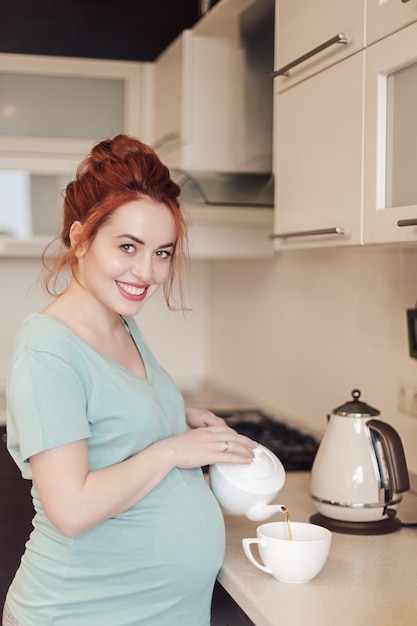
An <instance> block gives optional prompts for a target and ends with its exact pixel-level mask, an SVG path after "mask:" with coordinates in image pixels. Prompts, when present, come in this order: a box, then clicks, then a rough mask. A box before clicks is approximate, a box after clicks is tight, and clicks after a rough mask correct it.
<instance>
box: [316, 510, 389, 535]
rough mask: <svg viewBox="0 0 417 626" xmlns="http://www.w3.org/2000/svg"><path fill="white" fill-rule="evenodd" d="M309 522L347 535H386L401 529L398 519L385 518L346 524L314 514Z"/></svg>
mask: <svg viewBox="0 0 417 626" xmlns="http://www.w3.org/2000/svg"><path fill="white" fill-rule="evenodd" d="M310 522H311V523H312V524H317V525H318V526H324V528H327V529H328V530H331V531H333V532H336V533H345V534H349V535H387V534H388V533H394V532H396V531H397V530H399V529H400V528H401V520H399V519H398V517H387V518H385V519H382V520H378V521H376V522H346V521H343V520H340V519H332V518H331V517H326V516H325V515H321V513H315V514H314V515H312V516H311V517H310Z"/></svg>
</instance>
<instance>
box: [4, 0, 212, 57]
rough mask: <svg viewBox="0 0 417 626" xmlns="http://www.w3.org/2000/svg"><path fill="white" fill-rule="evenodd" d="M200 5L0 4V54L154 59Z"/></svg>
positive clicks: (170, 1)
mask: <svg viewBox="0 0 417 626" xmlns="http://www.w3.org/2000/svg"><path fill="white" fill-rule="evenodd" d="M217 1H218V0H215V1H214V2H213V1H212V2H211V5H214V4H216V2H217ZM206 4H207V2H206ZM209 4H210V3H209ZM200 5H201V0H117V1H115V0H63V1H61V2H57V1H56V0H1V2H0V52H4V53H13V54H40V55H52V56H70V57H85V58H93V59H96V58H98V59H117V60H125V61H143V62H144V61H154V60H155V59H156V57H157V56H158V55H159V54H160V53H161V52H162V50H164V49H165V48H166V47H167V46H168V45H169V44H170V43H171V42H172V41H173V40H174V39H175V38H176V36H177V35H179V34H180V33H181V32H182V31H183V30H184V29H185V28H191V27H192V26H193V25H194V24H195V23H196V22H197V21H198V19H199V17H200V16H199V6H200Z"/></svg>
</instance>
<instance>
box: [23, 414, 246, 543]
mask: <svg viewBox="0 0 417 626" xmlns="http://www.w3.org/2000/svg"><path fill="white" fill-rule="evenodd" d="M198 411H199V410H198ZM207 413H209V412H207ZM211 416H212V417H211ZM213 418H215V419H213ZM200 419H203V421H204V422H205V424H206V425H205V426H203V427H197V428H195V427H193V428H192V430H188V431H187V432H185V433H183V434H180V435H175V436H173V437H169V438H167V439H162V440H160V441H158V442H156V443H154V444H152V445H151V446H149V447H148V448H146V449H145V450H142V451H141V452H139V453H138V454H136V455H134V456H133V457H131V458H129V459H127V460H126V461H123V462H121V463H118V464H117V465H112V466H110V467H106V468H103V469H100V470H94V471H90V469H89V464H88V451H87V441H86V440H85V439H82V440H80V441H76V442H74V443H70V444H67V445H64V446H59V447H57V448H52V449H50V450H45V451H43V452H40V453H38V454H35V455H33V456H32V457H31V458H30V465H31V469H32V473H33V481H34V484H35V486H36V489H37V491H38V494H39V497H40V500H41V502H42V506H43V508H44V510H45V513H46V515H47V517H48V519H49V520H50V522H51V523H52V524H53V525H54V526H56V528H57V529H58V530H60V531H61V532H62V533H63V534H64V535H67V536H70V537H73V536H76V535H78V534H80V533H82V532H85V531H86V530H88V529H89V528H91V527H92V526H95V525H96V524H99V523H100V522H103V521H104V520H106V519H109V518H110V517H114V516H116V515H118V514H120V513H122V512H123V511H126V510H127V509H129V508H130V507H132V506H133V505H134V504H136V503H137V502H138V501H139V500H141V499H142V498H143V497H144V496H146V494H148V493H149V492H150V491H152V489H154V488H155V487H156V486H157V485H158V484H159V483H160V482H161V481H162V480H163V479H164V478H165V477H166V476H167V474H168V473H169V472H170V471H171V470H172V469H173V468H174V467H180V468H185V469H190V468H194V467H200V466H203V465H208V464H212V463H217V462H220V461H223V462H228V463H250V462H251V460H252V459H253V449H254V448H255V447H256V445H257V444H256V443H255V442H253V441H251V440H250V439H248V438H247V437H244V436H243V435H239V434H238V433H237V432H236V431H234V430H233V429H231V428H229V427H228V426H227V425H226V424H225V422H224V420H222V419H220V418H218V417H216V416H214V415H213V414H209V416H207V415H205V417H202V416H201V414H200V417H199V418H197V413H194V417H193V418H191V422H192V423H197V422H199V421H200ZM195 420H197V422H196V421H195ZM187 421H188V419H187ZM209 423H210V425H209ZM190 425H191V424H190ZM226 441H227V442H228V453H227V454H225V453H224V446H225V442H226Z"/></svg>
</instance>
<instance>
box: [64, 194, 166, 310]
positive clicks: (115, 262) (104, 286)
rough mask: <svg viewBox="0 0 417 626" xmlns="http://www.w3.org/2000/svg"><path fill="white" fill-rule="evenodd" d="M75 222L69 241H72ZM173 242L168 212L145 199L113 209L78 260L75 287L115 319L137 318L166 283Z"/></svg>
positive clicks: (75, 230)
mask: <svg viewBox="0 0 417 626" xmlns="http://www.w3.org/2000/svg"><path fill="white" fill-rule="evenodd" d="M80 228H82V226H81V225H80V224H79V223H78V222H77V223H75V224H74V225H73V228H72V237H73V238H74V240H76V238H77V231H78V229H80ZM176 238H177V233H176V228H175V222H174V217H173V215H172V213H171V211H170V209H169V208H168V207H167V206H166V205H165V204H162V203H158V202H154V201H153V200H151V199H149V198H142V199H139V200H134V201H132V202H129V203H128V204H125V205H123V206H121V207H119V208H118V209H116V210H115V211H114V212H113V213H112V215H111V217H110V219H109V220H108V221H107V222H106V223H105V224H104V225H103V226H102V227H101V228H100V230H99V231H98V233H97V235H96V236H95V238H94V240H93V241H92V243H91V244H90V246H89V247H88V248H87V249H86V250H82V251H80V252H79V253H78V254H77V256H78V271H77V277H78V281H79V283H80V284H81V285H82V286H83V287H84V288H85V289H86V290H87V291H88V293H89V294H90V295H91V296H93V297H94V299H95V300H96V302H97V303H98V304H100V305H101V306H103V307H105V308H107V309H108V310H110V311H111V312H113V313H116V314H118V315H137V314H138V313H139V312H140V311H141V309H142V307H143V305H144V303H145V302H146V301H147V300H149V298H151V297H152V296H153V295H154V294H155V293H156V292H157V290H158V289H159V287H160V286H161V285H162V284H163V283H164V282H165V281H166V280H167V278H168V275H169V269H170V263H171V257H172V254H173V251H174V246H175V241H176Z"/></svg>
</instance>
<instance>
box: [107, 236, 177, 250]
mask: <svg viewBox="0 0 417 626" xmlns="http://www.w3.org/2000/svg"><path fill="white" fill-rule="evenodd" d="M123 237H127V239H132V241H136V243H138V244H140V245H142V246H143V245H145V242H144V241H143V239H139V238H138V237H135V236H134V235H128V234H127V233H126V234H124V235H119V236H118V239H123ZM174 246H175V243H174V242H173V241H172V242H170V243H163V244H162V245H160V246H158V250H160V249H161V248H173V247H174Z"/></svg>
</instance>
